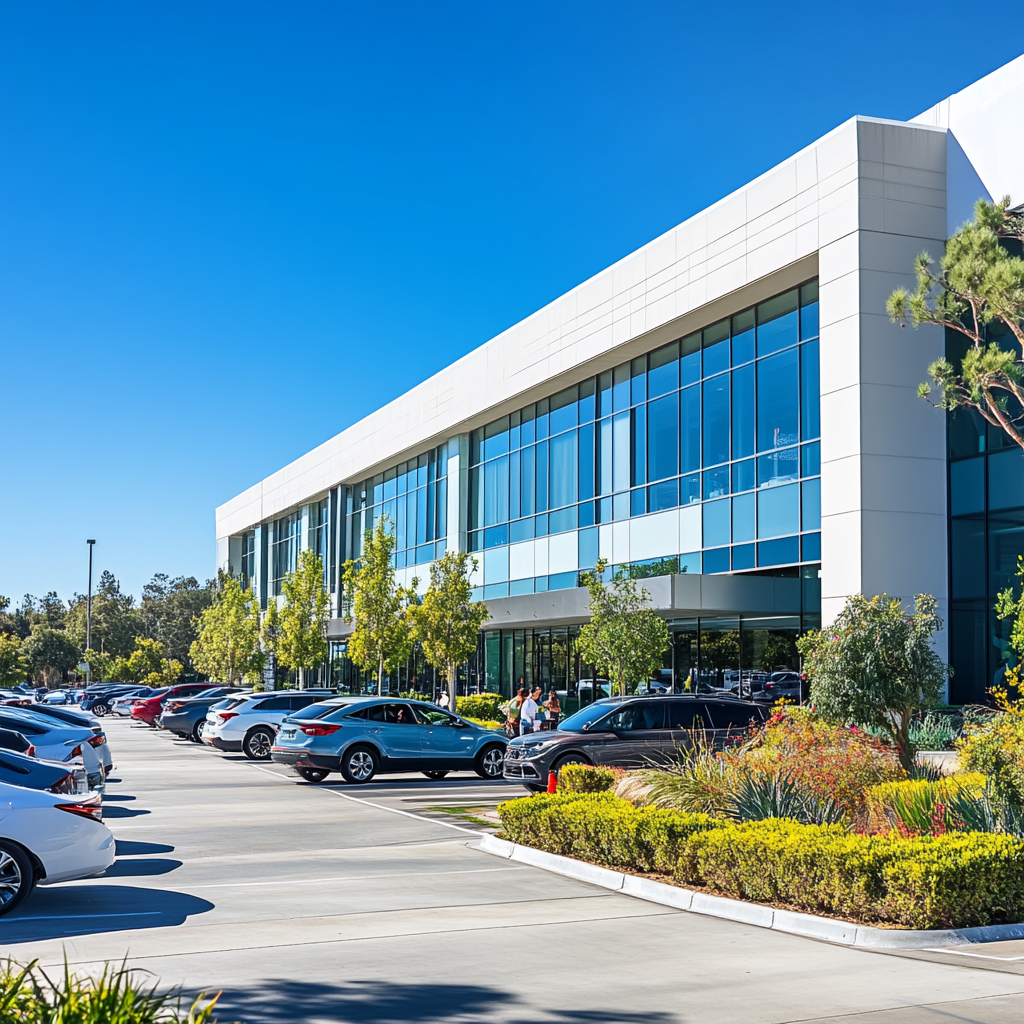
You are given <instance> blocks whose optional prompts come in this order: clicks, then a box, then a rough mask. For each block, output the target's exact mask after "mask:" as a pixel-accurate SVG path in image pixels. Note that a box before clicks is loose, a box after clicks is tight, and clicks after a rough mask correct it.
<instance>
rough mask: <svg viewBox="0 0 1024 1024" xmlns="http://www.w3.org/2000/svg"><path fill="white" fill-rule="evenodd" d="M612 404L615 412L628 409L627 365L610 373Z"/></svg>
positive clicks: (618, 367)
mask: <svg viewBox="0 0 1024 1024" xmlns="http://www.w3.org/2000/svg"><path fill="white" fill-rule="evenodd" d="M612 404H613V405H614V407H615V411H616V412H621V411H622V410H623V409H628V408H629V364H628V363H627V364H625V365H624V366H616V367H615V369H614V370H613V371H612Z"/></svg>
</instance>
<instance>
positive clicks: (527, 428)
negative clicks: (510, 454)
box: [519, 405, 537, 445]
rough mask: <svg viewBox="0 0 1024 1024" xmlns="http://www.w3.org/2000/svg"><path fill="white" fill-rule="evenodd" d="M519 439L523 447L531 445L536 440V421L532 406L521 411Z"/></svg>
mask: <svg viewBox="0 0 1024 1024" xmlns="http://www.w3.org/2000/svg"><path fill="white" fill-rule="evenodd" d="M519 438H520V440H521V441H522V443H523V445H528V444H533V442H534V441H536V440H537V421H536V419H535V410H534V406H532V405H531V406H529V407H528V408H526V409H524V410H523V414H522V423H521V425H520V427H519Z"/></svg>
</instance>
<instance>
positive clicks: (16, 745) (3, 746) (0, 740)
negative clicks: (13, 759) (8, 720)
mask: <svg viewBox="0 0 1024 1024" xmlns="http://www.w3.org/2000/svg"><path fill="white" fill-rule="evenodd" d="M0 750H13V751H14V752H15V753H16V754H27V755H28V756H29V757H35V756H36V748H35V747H33V746H32V744H31V743H29V741H28V740H27V739H26V737H25V734H24V733H21V732H17V731H16V730H14V729H0Z"/></svg>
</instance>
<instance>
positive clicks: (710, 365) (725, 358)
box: [704, 320, 729, 377]
mask: <svg viewBox="0 0 1024 1024" xmlns="http://www.w3.org/2000/svg"><path fill="white" fill-rule="evenodd" d="M728 369H729V321H728V320H723V321H722V322H721V323H717V324H712V325H711V326H710V327H707V328H705V329H704V376H705V377H710V376H712V375H713V374H716V373H721V372H722V371H723V370H728Z"/></svg>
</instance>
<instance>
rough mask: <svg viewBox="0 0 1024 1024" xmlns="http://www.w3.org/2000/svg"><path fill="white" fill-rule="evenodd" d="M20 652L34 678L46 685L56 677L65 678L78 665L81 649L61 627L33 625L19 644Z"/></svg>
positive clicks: (54, 680)
mask: <svg viewBox="0 0 1024 1024" xmlns="http://www.w3.org/2000/svg"><path fill="white" fill-rule="evenodd" d="M21 653H22V654H23V655H24V656H25V658H26V659H27V661H28V664H29V667H30V669H31V671H32V674H33V676H35V678H37V679H40V680H41V681H42V682H43V683H44V684H46V685H47V686H48V685H50V684H51V683H53V682H56V680H57V679H65V678H66V677H67V674H68V672H69V671H70V670H71V669H73V668H75V667H76V666H77V665H78V662H79V659H80V658H81V651H80V649H79V647H78V644H76V643H74V641H72V640H71V639H70V638H69V637H68V635H67V633H65V632H64V630H62V629H50V628H49V627H48V626H35V627H33V629H32V633H31V635H30V636H29V637H28V639H26V640H25V641H24V642H23V643H22V645H21Z"/></svg>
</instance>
